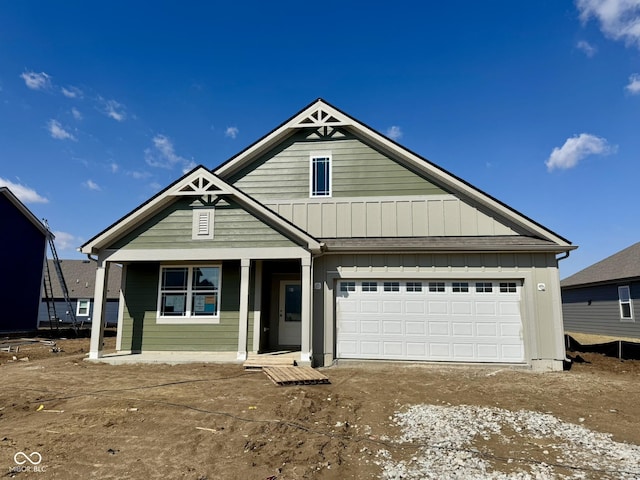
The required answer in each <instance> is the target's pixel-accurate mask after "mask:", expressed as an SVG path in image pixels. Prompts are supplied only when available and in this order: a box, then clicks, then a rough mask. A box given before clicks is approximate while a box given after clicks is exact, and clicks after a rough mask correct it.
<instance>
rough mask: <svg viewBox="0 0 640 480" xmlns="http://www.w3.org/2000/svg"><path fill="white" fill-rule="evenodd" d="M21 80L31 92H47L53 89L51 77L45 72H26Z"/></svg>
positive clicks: (21, 76)
mask: <svg viewBox="0 0 640 480" xmlns="http://www.w3.org/2000/svg"><path fill="white" fill-rule="evenodd" d="M20 78H22V79H23V80H24V83H25V85H26V86H27V87H28V88H30V89H31V90H47V89H48V88H50V87H51V77H50V76H49V75H47V74H46V73H44V72H40V73H36V72H24V73H23V74H21V75H20Z"/></svg>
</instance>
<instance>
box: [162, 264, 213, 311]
mask: <svg viewBox="0 0 640 480" xmlns="http://www.w3.org/2000/svg"><path fill="white" fill-rule="evenodd" d="M221 270H222V269H221V267H220V265H194V266H166V267H161V268H160V286H159V295H158V297H159V300H158V318H159V319H173V320H176V321H180V320H182V319H192V320H193V319H197V320H213V319H216V318H218V317H219V316H220V277H221ZM178 323H181V322H178ZM186 323H188V322H186Z"/></svg>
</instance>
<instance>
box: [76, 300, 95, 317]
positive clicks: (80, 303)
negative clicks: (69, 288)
mask: <svg viewBox="0 0 640 480" xmlns="http://www.w3.org/2000/svg"><path fill="white" fill-rule="evenodd" d="M83 303H85V304H86V309H87V313H81V311H82V310H83V308H82V307H81V305H82V304H83ZM90 313H91V299H90V298H79V299H78V302H77V303H76V317H88V316H89V314H90Z"/></svg>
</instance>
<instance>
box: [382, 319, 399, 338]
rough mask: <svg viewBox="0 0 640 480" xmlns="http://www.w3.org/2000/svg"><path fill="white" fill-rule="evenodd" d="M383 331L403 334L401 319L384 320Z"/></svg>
mask: <svg viewBox="0 0 640 480" xmlns="http://www.w3.org/2000/svg"><path fill="white" fill-rule="evenodd" d="M382 333H384V334H391V335H401V334H402V322H401V321H400V320H392V321H383V322H382Z"/></svg>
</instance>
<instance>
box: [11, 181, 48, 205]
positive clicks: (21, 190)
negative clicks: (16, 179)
mask: <svg viewBox="0 0 640 480" xmlns="http://www.w3.org/2000/svg"><path fill="white" fill-rule="evenodd" d="M0 186H2V187H7V188H8V189H9V190H11V193H13V194H14V195H15V196H16V197H18V198H19V199H20V201H21V202H23V203H49V200H48V199H47V198H44V197H43V196H41V195H40V194H38V192H36V191H35V190H34V189H32V188H29V187H27V186H25V185H21V184H19V183H13V182H12V181H10V180H7V179H5V178H2V177H0Z"/></svg>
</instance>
